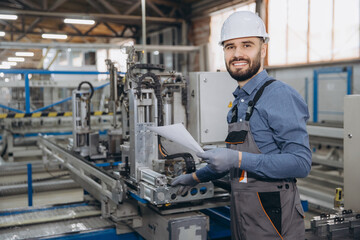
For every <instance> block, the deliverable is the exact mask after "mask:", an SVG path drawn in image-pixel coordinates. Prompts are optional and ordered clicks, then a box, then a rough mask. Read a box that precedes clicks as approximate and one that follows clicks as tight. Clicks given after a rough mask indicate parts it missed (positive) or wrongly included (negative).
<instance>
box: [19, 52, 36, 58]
mask: <svg viewBox="0 0 360 240" xmlns="http://www.w3.org/2000/svg"><path fill="white" fill-rule="evenodd" d="M15 56H17V57H33V56H34V53H33V52H16V53H15Z"/></svg>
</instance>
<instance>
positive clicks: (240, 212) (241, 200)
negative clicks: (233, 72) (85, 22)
mask: <svg viewBox="0 0 360 240" xmlns="http://www.w3.org/2000/svg"><path fill="white" fill-rule="evenodd" d="M272 81H274V80H270V81H267V82H266V83H265V84H264V85H263V86H262V87H261V88H260V89H259V91H258V92H257V93H256V95H255V98H254V99H253V101H250V102H249V104H248V110H247V114H246V118H245V121H244V122H237V106H234V107H236V109H235V110H236V117H235V118H234V116H233V119H236V120H235V122H233V123H230V124H229V134H228V137H227V139H226V142H227V143H228V146H229V147H230V148H231V149H235V150H238V151H243V152H249V153H258V154H260V153H261V152H260V150H259V148H258V146H257V145H256V143H255V141H254V137H253V135H252V134H251V131H250V124H249V120H250V117H251V115H252V110H253V107H254V106H255V104H256V102H257V100H258V99H259V98H260V96H261V94H262V92H263V90H264V88H265V87H266V86H267V85H268V84H270V83H271V82H272ZM234 112H235V111H233V113H234ZM230 177H231V232H232V239H241V240H245V239H246V240H249V239H250V240H263V239H264V240H265V239H271V240H274V239H289V240H295V239H301V240H304V239H305V227H304V219H303V218H304V211H303V209H302V206H301V202H300V197H299V193H298V190H297V187H296V183H295V182H296V180H295V179H294V180H291V181H290V180H278V179H264V178H261V177H259V176H257V175H256V174H254V173H250V172H245V171H242V170H241V169H239V168H235V169H234V168H233V169H231V170H230Z"/></svg>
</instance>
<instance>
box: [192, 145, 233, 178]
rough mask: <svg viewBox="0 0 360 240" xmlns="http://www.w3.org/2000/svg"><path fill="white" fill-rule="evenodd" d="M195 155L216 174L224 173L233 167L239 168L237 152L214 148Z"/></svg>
mask: <svg viewBox="0 0 360 240" xmlns="http://www.w3.org/2000/svg"><path fill="white" fill-rule="evenodd" d="M196 155H197V156H198V157H200V158H202V159H203V160H204V161H205V162H207V163H208V164H209V167H211V168H212V169H213V170H214V171H215V172H216V173H225V172H227V171H229V170H230V169H231V168H233V167H239V151H236V150H232V149H230V148H214V149H212V150H209V151H206V152H204V153H200V152H199V153H196Z"/></svg>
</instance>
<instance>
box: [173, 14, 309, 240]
mask: <svg viewBox="0 0 360 240" xmlns="http://www.w3.org/2000/svg"><path fill="white" fill-rule="evenodd" d="M268 40H269V37H268V34H267V33H266V30H265V25H264V23H263V21H262V20H261V19H260V18H259V17H258V16H257V15H256V14H254V13H251V12H235V13H233V14H232V15H231V16H230V17H229V18H228V19H227V20H226V21H225V22H224V25H223V27H222V32H221V42H220V43H221V45H222V46H223V49H224V55H225V63H226V67H227V70H228V72H229V74H230V75H231V76H232V78H234V79H235V80H236V81H237V82H238V84H239V86H238V87H237V89H236V90H235V92H234V93H233V95H234V96H235V100H234V102H233V107H232V109H231V110H230V111H229V114H228V116H227V120H228V123H229V134H228V136H227V138H226V140H225V142H226V144H227V147H228V148H215V149H213V150H210V151H206V152H205V153H198V154H197V155H198V156H199V157H201V158H202V159H204V160H205V161H206V162H207V163H208V165H207V166H206V167H204V168H202V169H199V170H197V171H196V172H195V173H193V174H185V175H181V176H179V177H177V178H176V179H175V180H174V181H173V183H172V186H177V185H181V186H182V187H181V188H180V189H179V190H180V191H183V192H184V191H187V190H188V189H189V188H190V187H191V186H195V185H196V184H197V183H199V182H205V181H210V180H214V179H217V178H220V177H223V176H225V175H226V174H227V173H229V172H230V178H231V232H232V238H233V239H261V240H263V239H272V240H273V239H291V240H293V239H301V240H303V239H305V236H304V235H305V228H304V220H303V217H304V212H303V209H302V206H301V202H300V198H299V193H298V190H297V187H296V179H295V178H297V177H300V178H303V177H306V176H307V175H308V174H309V171H310V168H311V151H310V149H309V139H308V134H307V131H306V121H307V119H308V118H309V113H308V108H307V106H306V104H305V102H304V101H303V99H302V97H301V96H300V95H299V94H298V93H297V92H296V91H295V90H294V89H293V88H291V87H290V86H288V85H286V84H285V83H283V82H281V81H275V80H274V79H272V78H271V77H269V76H268V74H267V72H266V70H264V59H265V56H266V49H267V42H268Z"/></svg>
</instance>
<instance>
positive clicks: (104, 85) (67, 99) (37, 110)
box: [32, 83, 110, 113]
mask: <svg viewBox="0 0 360 240" xmlns="http://www.w3.org/2000/svg"><path fill="white" fill-rule="evenodd" d="M109 84H110V83H105V84H103V85H101V86H99V87H96V88H94V91H96V90H98V89H101V88H104V87H106V86H107V85H109ZM71 99H72V97H67V98H64V99H62V100H60V101H58V102H55V103H52V104H50V105H47V106H45V107H42V108H39V109H36V110H35V111H33V112H32V113H36V112H41V111H44V110H46V109H48V108H52V107H53V106H56V105H59V104H61V103H64V102H67V101H70V100H71Z"/></svg>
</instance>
